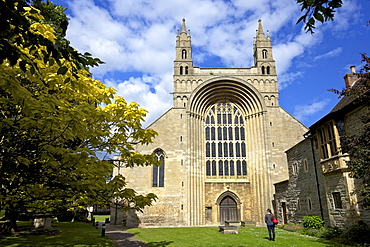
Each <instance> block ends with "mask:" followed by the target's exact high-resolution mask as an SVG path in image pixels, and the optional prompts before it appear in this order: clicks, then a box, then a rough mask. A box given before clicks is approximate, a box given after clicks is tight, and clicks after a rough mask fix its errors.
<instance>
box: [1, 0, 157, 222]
mask: <svg viewBox="0 0 370 247" xmlns="http://www.w3.org/2000/svg"><path fill="white" fill-rule="evenodd" d="M44 4H45V5H44ZM35 5H36V6H39V7H40V9H41V11H40V10H39V9H37V8H35V7H33V6H29V5H28V4H27V2H26V1H15V0H10V1H2V0H0V26H1V23H3V22H5V23H7V24H6V25H4V26H1V27H2V30H3V31H2V32H0V41H1V44H0V56H1V57H0V58H1V59H0V109H1V114H0V134H1V140H0V152H1V155H0V184H1V186H0V201H1V205H0V206H1V209H5V210H7V217H8V218H10V219H13V221H14V222H15V219H16V218H17V215H19V213H21V212H43V213H46V212H56V211H60V210H61V211H80V210H83V209H85V208H86V206H88V205H92V204H102V205H106V203H107V202H109V201H110V199H111V198H113V197H119V198H121V199H122V200H124V201H126V204H125V205H130V208H131V209H135V210H141V209H142V208H144V207H145V206H148V205H151V203H152V202H153V200H155V198H156V196H155V195H154V194H152V193H150V194H148V195H138V194H137V193H136V192H135V191H134V190H132V189H130V188H126V181H125V178H124V177H122V176H116V177H115V178H114V179H109V178H110V176H111V173H112V170H113V167H114V164H112V163H111V162H108V161H105V160H102V159H101V158H100V157H99V155H98V154H99V153H102V152H104V153H107V154H115V153H120V154H122V161H123V162H124V164H126V165H127V166H128V167H133V166H137V165H140V166H146V165H151V164H156V162H155V161H154V158H153V156H152V155H142V154H140V153H137V152H135V151H134V147H133V145H132V141H133V140H135V141H136V142H137V143H140V144H148V143H150V142H151V141H152V138H154V136H155V135H156V133H155V132H154V131H153V130H152V129H144V128H143V127H142V121H143V119H144V117H145V115H146V113H147V111H146V110H144V109H141V108H140V107H139V105H138V104H136V103H135V102H132V103H127V102H126V101H125V100H124V99H123V98H122V97H115V96H114V94H115V92H116V91H115V89H113V88H108V87H106V85H104V84H103V83H101V82H100V81H97V80H94V79H93V78H91V74H90V73H89V72H88V70H87V66H88V65H91V66H93V65H97V64H98V63H99V61H100V60H98V59H93V58H91V55H90V54H88V55H87V56H84V55H81V54H79V53H78V52H77V51H75V49H74V48H73V47H71V46H69V42H62V41H63V39H64V38H63V32H64V31H65V29H64V26H63V25H64V24H63V25H62V24H61V23H64V22H65V21H66V20H67V19H66V17H65V14H64V13H63V9H62V8H60V6H59V7H58V6H54V5H52V4H51V2H46V3H41V2H40V1H36V2H35ZM43 12H48V14H47V16H48V17H47V18H44V16H43V14H45V13H43ZM5 17H8V18H10V19H9V21H4V20H3V18H5ZM50 24H54V26H55V27H60V29H58V31H57V32H55V30H54V29H53V27H52V26H51V25H50ZM62 26H63V27H62ZM107 181H108V182H107Z"/></svg>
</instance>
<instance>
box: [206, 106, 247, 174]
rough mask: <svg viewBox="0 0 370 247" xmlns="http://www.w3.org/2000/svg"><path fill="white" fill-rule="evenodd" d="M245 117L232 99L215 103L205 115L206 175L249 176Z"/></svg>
mask: <svg viewBox="0 0 370 247" xmlns="http://www.w3.org/2000/svg"><path fill="white" fill-rule="evenodd" d="M244 123H245V121H244V116H243V114H242V113H241V111H240V110H239V109H238V107H237V106H236V105H235V104H233V103H231V102H220V103H217V104H214V105H213V106H212V107H211V108H210V109H209V111H208V112H207V114H206V117H205V146H206V150H205V151H206V176H207V178H209V179H230V178H233V179H246V176H247V161H246V156H247V154H246V143H245V140H246V136H245V135H246V133H245V126H244Z"/></svg>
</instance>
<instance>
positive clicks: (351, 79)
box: [344, 65, 358, 88]
mask: <svg viewBox="0 0 370 247" xmlns="http://www.w3.org/2000/svg"><path fill="white" fill-rule="evenodd" d="M350 69H351V73H348V74H346V75H345V76H344V82H345V83H346V88H349V87H352V85H353V84H354V83H355V82H356V81H357V79H358V75H357V73H356V66H353V65H352V66H351V67H350Z"/></svg>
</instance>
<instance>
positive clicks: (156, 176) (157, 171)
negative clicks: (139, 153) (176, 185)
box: [153, 149, 164, 187]
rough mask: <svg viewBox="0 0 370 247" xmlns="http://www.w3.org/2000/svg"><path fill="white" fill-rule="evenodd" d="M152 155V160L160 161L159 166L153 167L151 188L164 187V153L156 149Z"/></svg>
mask: <svg viewBox="0 0 370 247" xmlns="http://www.w3.org/2000/svg"><path fill="white" fill-rule="evenodd" d="M154 154H155V157H154V160H155V161H160V162H161V165H160V166H156V165H153V187H164V152H163V151H162V150H160V149H158V150H156V151H155V153H154Z"/></svg>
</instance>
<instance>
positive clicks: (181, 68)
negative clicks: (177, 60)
mask: <svg viewBox="0 0 370 247" xmlns="http://www.w3.org/2000/svg"><path fill="white" fill-rule="evenodd" d="M182 70H183V67H182V66H180V75H182V73H183V71H182Z"/></svg>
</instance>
